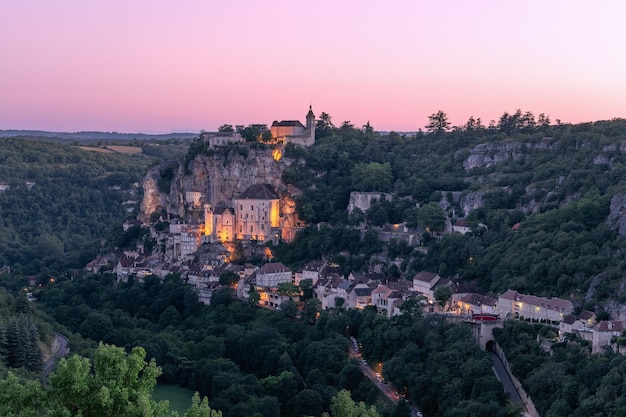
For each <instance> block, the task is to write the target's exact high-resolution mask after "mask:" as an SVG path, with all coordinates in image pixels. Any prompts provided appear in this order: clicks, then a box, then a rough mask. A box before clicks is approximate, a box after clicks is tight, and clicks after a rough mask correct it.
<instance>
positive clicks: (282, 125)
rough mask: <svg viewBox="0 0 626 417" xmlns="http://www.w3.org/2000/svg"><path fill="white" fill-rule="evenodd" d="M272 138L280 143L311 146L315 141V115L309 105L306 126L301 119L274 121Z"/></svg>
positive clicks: (271, 129)
mask: <svg viewBox="0 0 626 417" xmlns="http://www.w3.org/2000/svg"><path fill="white" fill-rule="evenodd" d="M270 131H271V132H272V139H273V140H274V141H276V142H278V143H285V144H286V143H294V144H296V145H302V146H311V145H313V144H314V143H315V115H314V114H313V109H312V108H311V106H309V112H308V113H307V115H306V126H304V125H303V124H302V123H300V121H299V120H282V121H280V122H279V121H276V120H275V121H274V123H272V127H271V128H270Z"/></svg>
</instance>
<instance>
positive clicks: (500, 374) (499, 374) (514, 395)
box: [489, 351, 524, 405]
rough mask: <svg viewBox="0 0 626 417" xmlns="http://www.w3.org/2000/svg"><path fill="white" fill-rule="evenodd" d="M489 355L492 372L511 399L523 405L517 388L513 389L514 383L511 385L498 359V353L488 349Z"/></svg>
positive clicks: (511, 382)
mask: <svg viewBox="0 0 626 417" xmlns="http://www.w3.org/2000/svg"><path fill="white" fill-rule="evenodd" d="M489 356H491V361H492V362H493V372H495V374H496V378H498V380H499V381H500V382H501V383H502V385H503V386H504V390H505V391H506V393H507V394H508V395H509V398H510V399H511V401H513V402H514V403H517V404H522V405H524V403H523V402H522V398H521V397H520V396H519V393H518V392H517V389H515V385H513V381H511V378H510V377H509V374H508V372H507V371H506V369H505V368H504V365H503V364H502V362H501V361H500V358H499V357H498V355H496V354H495V353H493V352H491V351H490V352H489Z"/></svg>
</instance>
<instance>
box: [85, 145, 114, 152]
mask: <svg viewBox="0 0 626 417" xmlns="http://www.w3.org/2000/svg"><path fill="white" fill-rule="evenodd" d="M79 148H80V149H82V150H83V151H92V152H104V153H113V151H112V150H110V149H106V148H99V147H97V146H79Z"/></svg>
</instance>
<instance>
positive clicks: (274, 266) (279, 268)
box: [259, 262, 291, 274]
mask: <svg viewBox="0 0 626 417" xmlns="http://www.w3.org/2000/svg"><path fill="white" fill-rule="evenodd" d="M278 272H291V269H289V268H287V267H286V266H285V265H283V264H282V263H280V262H273V263H267V264H265V265H263V266H262V267H261V269H260V270H259V273H260V274H275V273H278Z"/></svg>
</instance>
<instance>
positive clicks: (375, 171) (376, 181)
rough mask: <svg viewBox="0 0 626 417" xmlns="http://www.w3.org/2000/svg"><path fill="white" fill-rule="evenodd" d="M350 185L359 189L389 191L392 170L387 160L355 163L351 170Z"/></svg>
mask: <svg viewBox="0 0 626 417" xmlns="http://www.w3.org/2000/svg"><path fill="white" fill-rule="evenodd" d="M351 176H352V186H353V188H354V189H355V190H359V191H383V192H386V191H389V189H390V188H391V182H392V180H393V172H392V171H391V164H390V163H389V162H385V163H382V164H380V163H378V162H370V163H367V164H357V165H355V167H354V168H353V170H352V175H351Z"/></svg>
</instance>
